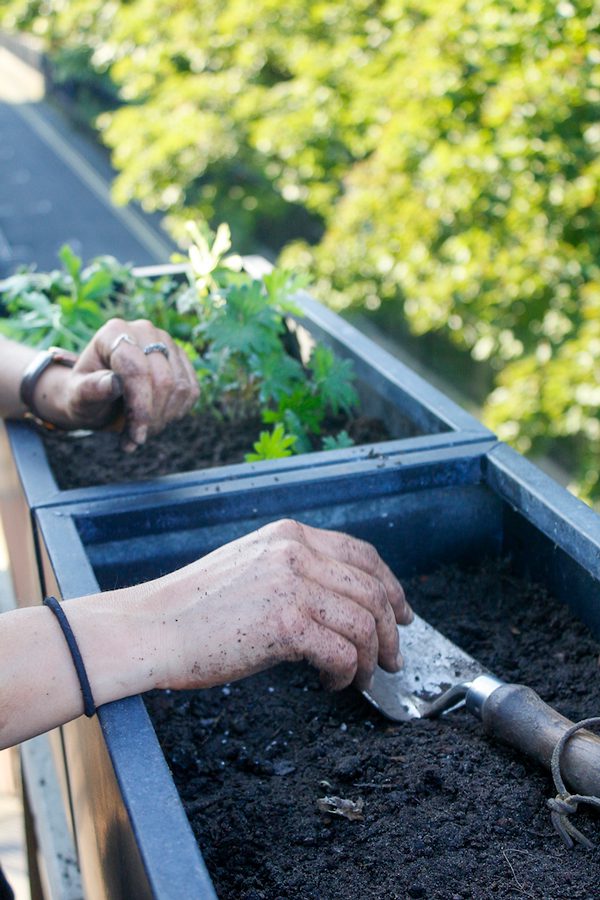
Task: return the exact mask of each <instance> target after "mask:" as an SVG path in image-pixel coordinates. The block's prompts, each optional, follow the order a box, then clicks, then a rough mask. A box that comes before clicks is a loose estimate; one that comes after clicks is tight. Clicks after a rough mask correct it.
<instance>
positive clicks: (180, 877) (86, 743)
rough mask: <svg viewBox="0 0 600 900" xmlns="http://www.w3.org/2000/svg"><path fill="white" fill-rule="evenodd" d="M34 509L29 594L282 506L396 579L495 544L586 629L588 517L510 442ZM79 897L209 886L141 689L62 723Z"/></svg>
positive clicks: (189, 548)
mask: <svg viewBox="0 0 600 900" xmlns="http://www.w3.org/2000/svg"><path fill="white" fill-rule="evenodd" d="M280 476H281V473H279V474H278V475H275V474H273V473H265V474H262V475H258V474H257V475H256V477H255V478H253V480H252V484H249V483H248V484H246V486H244V487H241V486H240V485H239V484H238V483H237V482H236V481H235V480H234V481H230V482H228V483H225V484H221V485H218V484H215V483H214V482H213V483H206V482H205V483H202V484H197V485H189V486H186V487H181V488H177V489H173V490H163V491H159V490H156V491H153V492H146V493H142V494H138V495H137V496H135V497H129V498H124V497H115V496H113V497H112V498H111V499H109V500H102V499H97V500H95V501H93V502H83V503H75V502H73V503H70V504H68V505H66V506H62V507H46V508H40V509H38V511H37V512H36V515H35V518H36V522H37V526H38V529H39V531H38V540H39V545H38V551H39V555H40V572H41V579H42V585H41V589H42V591H43V592H44V593H56V594H58V595H61V596H62V597H63V598H64V599H66V600H68V598H69V597H73V596H77V595H80V594H85V593H89V592H93V591H96V590H97V589H98V587H100V588H107V587H111V588H112V587H114V586H115V584H122V585H125V584H128V583H132V582H134V581H140V580H143V579H147V578H150V577H154V576H156V575H159V574H162V573H164V572H166V571H169V570H172V569H173V568H176V567H178V566H180V565H183V564H185V563H187V562H189V561H190V560H192V559H194V558H197V557H198V556H201V555H202V554H204V553H207V552H209V551H210V550H212V549H213V548H214V547H216V546H218V545H220V544H222V543H223V542H225V541H228V540H231V539H233V538H235V537H237V536H239V535H241V534H244V533H246V532H247V531H249V530H252V529H253V528H256V527H258V526H260V525H261V524H263V523H265V522H267V521H271V520H273V519H276V518H279V517H282V516H293V517H295V518H298V519H300V520H302V521H305V522H309V523H311V524H315V525H319V526H324V527H330V528H337V529H340V530H345V531H348V532H350V533H353V534H355V535H357V536H360V537H364V538H367V539H369V540H371V541H372V542H373V543H374V544H375V545H376V546H377V547H378V549H379V550H380V552H381V553H382V555H383V556H384V558H385V559H386V560H387V561H388V563H389V564H390V565H391V566H392V568H394V570H395V571H396V572H397V574H398V575H399V576H401V577H406V576H407V575H410V574H414V573H416V572H418V573H423V572H427V571H430V570H432V569H434V568H436V567H437V566H439V565H441V564H445V563H452V562H469V561H473V560H476V559H478V558H480V557H481V556H482V555H486V556H488V557H496V556H499V555H502V556H504V555H509V556H510V557H511V558H512V565H513V567H514V570H515V572H516V573H518V574H522V575H525V576H526V577H528V578H530V579H532V580H535V581H539V582H541V583H543V584H544V585H546V586H547V587H548V588H549V589H550V590H551V591H552V592H553V593H554V595H555V596H557V597H558V598H560V599H562V600H563V601H564V602H566V603H568V604H569V605H570V606H571V608H572V610H573V612H574V614H575V615H576V616H579V617H581V618H582V619H583V620H584V621H585V622H586V623H587V624H588V625H589V626H590V628H591V629H592V630H593V631H594V632H595V634H597V635H600V519H599V518H598V516H597V515H596V514H595V513H594V512H592V511H591V510H590V509H589V508H587V507H586V506H585V505H584V504H582V503H580V502H579V501H577V500H576V499H574V498H573V497H572V496H571V495H569V494H568V493H567V492H566V491H565V490H564V489H562V488H561V487H559V486H558V485H557V484H556V483H554V482H553V481H552V480H551V479H550V478H548V477H547V476H546V475H544V474H543V473H542V472H541V471H540V470H538V469H537V468H536V467H534V466H533V465H531V464H529V463H528V462H526V461H525V460H524V459H523V458H522V457H520V456H519V455H518V454H516V453H515V452H514V451H512V450H510V449H509V448H507V447H505V446H503V445H498V444H491V443H490V442H489V441H481V442H479V443H472V444H470V445H465V446H459V447H450V448H443V449H440V448H436V449H425V450H421V451H414V452H411V453H407V452H400V453H397V454H394V453H389V454H386V455H383V456H380V457H373V458H364V459H361V460H358V461H354V462H352V463H351V464H348V463H345V462H343V461H342V462H339V463H338V464H331V465H328V466H321V467H316V468H313V469H306V470H298V469H295V470H290V471H288V472H286V474H285V476H284V477H280ZM63 741H64V752H65V759H66V770H67V775H68V781H69V785H70V802H71V806H72V811H73V827H74V832H75V836H76V841H77V846H78V850H79V859H80V864H81V870H82V877H83V883H84V886H85V889H86V896H89V897H90V898H96V897H98V898H108V897H110V898H111V900H116V898H124V900H125V898H130V897H132V896H135V897H138V898H141V897H154V898H163V900H164V898H171V897H197V898H201V897H202V898H204V897H206V898H210V897H214V896H215V893H214V888H213V887H212V885H211V882H210V878H209V877H208V875H207V872H206V869H205V867H204V864H203V860H202V857H201V853H200V850H199V849H198V847H197V844H196V841H195V839H194V837H193V835H192V832H191V829H190V826H189V825H188V822H187V819H186V818H185V815H184V812H183V808H182V806H181V802H180V800H179V797H178V794H177V792H176V789H175V787H174V784H173V782H172V779H171V776H170V773H169V771H168V769H167V766H166V763H165V760H164V757H163V755H162V752H161V750H160V748H159V746H158V742H157V739H156V736H155V734H154V730H153V727H152V725H151V723H150V720H149V718H148V715H147V713H146V711H145V707H144V704H143V701H142V700H141V699H140V698H130V699H128V700H125V701H121V702H118V703H113V704H109V705H107V706H105V707H103V708H102V709H100V711H99V714H98V716H97V718H95V719H93V720H84V719H80V720H77V721H75V722H72V723H70V724H69V725H67V726H66V727H65V728H64V729H63Z"/></svg>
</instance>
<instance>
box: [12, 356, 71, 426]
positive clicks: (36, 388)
mask: <svg viewBox="0 0 600 900" xmlns="http://www.w3.org/2000/svg"><path fill="white" fill-rule="evenodd" d="M76 361H77V357H76V356H75V354H73V353H70V352H68V351H65V350H61V349H60V348H57V347H50V348H49V349H48V350H46V351H43V352H41V353H39V354H38V355H37V356H35V357H34V358H33V359H32V360H31V362H30V363H29V365H28V366H27V368H26V369H25V372H24V373H23V377H22V380H21V385H20V397H21V401H22V403H23V404H24V406H25V408H26V410H27V411H28V413H29V415H30V416H32V417H33V418H34V419H36V420H37V421H38V422H39V423H40V424H42V425H45V426H47V427H48V426H50V427H58V428H69V427H70V424H71V423H70V421H69V417H68V414H67V412H66V407H65V398H66V397H67V379H68V378H69V376H70V372H69V369H71V368H72V367H73V366H74V365H75V363H76ZM26 415H27V413H26Z"/></svg>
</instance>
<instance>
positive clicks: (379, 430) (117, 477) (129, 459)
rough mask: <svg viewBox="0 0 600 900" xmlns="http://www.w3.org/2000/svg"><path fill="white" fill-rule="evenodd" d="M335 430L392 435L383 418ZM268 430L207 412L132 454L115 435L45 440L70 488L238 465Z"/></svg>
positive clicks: (370, 436) (368, 439)
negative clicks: (207, 413) (121, 444)
mask: <svg viewBox="0 0 600 900" xmlns="http://www.w3.org/2000/svg"><path fill="white" fill-rule="evenodd" d="M331 426H332V427H331V429H330V430H331V431H341V430H342V429H344V428H345V429H346V430H347V431H348V434H349V435H350V437H351V438H352V439H353V441H354V442H355V443H356V444H366V443H374V442H376V441H385V440H388V439H389V437H390V435H389V432H388V431H387V429H386V427H385V424H384V423H383V422H382V421H381V420H380V419H373V418H369V417H367V416H360V417H357V418H354V419H350V420H348V421H345V420H344V421H338V422H335V423H331ZM264 428H265V426H264V425H263V423H262V422H261V419H260V416H253V417H251V418H247V419H242V420H237V421H236V422H229V421H224V420H218V419H216V418H215V417H214V416H212V415H206V414H204V415H193V416H187V417H186V418H185V419H182V420H181V421H180V422H174V423H173V424H172V425H170V426H169V427H168V428H167V429H166V430H165V431H163V432H162V434H160V435H158V436H157V437H153V438H150V440H149V441H148V442H147V443H146V444H145V445H144V446H143V447H140V448H138V449H137V450H136V451H135V452H134V453H129V454H127V453H123V451H122V450H121V449H120V446H119V437H118V435H116V434H113V433H111V432H96V433H94V434H85V436H72V435H69V434H59V433H52V432H44V433H43V435H42V438H43V441H44V445H45V448H46V453H47V455H48V461H49V463H50V467H51V468H52V471H53V472H54V477H55V478H56V481H57V483H58V486H59V488H61V489H62V490H68V489H70V488H78V487H89V486H90V485H96V484H118V483H119V482H123V481H142V480H143V479H147V478H157V477H158V476H159V475H171V474H173V473H176V472H189V471H192V470H194V469H206V468H212V467H213V466H223V465H229V464H231V463H240V462H243V461H244V456H245V454H246V453H248V452H250V451H251V450H252V446H253V444H254V442H255V441H256V440H257V439H258V436H259V434H260V432H261V431H262V430H263V429H264ZM74 451H75V452H74Z"/></svg>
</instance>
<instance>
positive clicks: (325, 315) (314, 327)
mask: <svg viewBox="0 0 600 900" xmlns="http://www.w3.org/2000/svg"><path fill="white" fill-rule="evenodd" d="M163 271H166V267H156V268H155V269H153V270H152V272H153V273H154V274H160V273H161V272H163ZM297 305H298V306H299V307H300V308H301V310H302V318H301V319H299V321H298V324H299V325H301V326H302V328H303V329H305V331H306V332H308V334H309V335H310V337H311V338H312V339H314V340H316V341H319V342H322V343H325V344H327V345H328V346H330V347H332V348H333V349H334V350H335V351H336V353H337V354H339V356H340V357H343V358H345V359H350V360H352V362H353V364H354V369H355V373H356V377H357V387H358V392H359V396H360V400H361V404H362V409H363V411H364V412H365V413H367V414H368V415H371V416H375V417H381V418H382V419H383V420H384V421H385V423H386V425H387V426H388V428H389V431H390V433H391V434H394V433H396V434H401V435H404V436H403V437H401V438H398V439H394V440H390V441H386V442H385V443H383V444H377V445H361V446H355V447H352V448H350V449H344V450H333V451H328V452H327V453H323V452H321V453H311V454H301V455H298V456H295V457H292V458H290V459H288V460H287V461H286V462H285V463H284V465H283V466H282V461H281V460H274V461H269V462H262V463H259V464H245V463H242V464H236V465H230V466H225V467H221V468H219V469H202V470H196V471H188V472H183V473H181V474H177V475H169V476H164V477H161V478H157V479H153V480H147V481H143V482H129V483H122V484H118V485H97V486H91V487H87V488H78V489H76V490H66V491H65V490H61V489H60V488H59V487H58V485H57V483H56V479H55V478H54V475H53V473H52V470H51V468H50V466H49V463H48V460H47V457H46V452H45V449H44V445H43V442H42V440H41V438H40V436H39V434H38V433H37V432H36V431H35V430H34V429H32V428H31V427H30V426H29V425H27V424H23V423H20V422H7V423H6V432H7V435H8V440H9V443H10V448H11V451H12V456H13V458H14V464H15V466H16V469H17V473H18V477H19V479H20V482H21V484H22V486H23V491H24V494H25V498H26V502H27V505H28V507H29V508H30V509H36V508H39V507H42V506H50V505H54V504H57V503H60V504H64V503H73V502H80V501H82V500H90V499H93V498H98V499H102V498H107V497H110V496H118V495H122V494H128V495H134V494H138V493H146V492H148V491H151V490H164V489H165V488H166V487H167V486H168V487H169V488H171V487H181V486H183V485H187V484H195V483H198V482H201V481H217V480H218V481H219V482H223V481H226V480H227V481H229V480H235V481H237V482H238V483H239V485H240V486H242V485H244V484H248V483H251V481H252V478H253V476H254V475H255V474H258V473H261V474H262V473H264V472H265V471H273V472H275V471H278V470H279V469H280V468H283V470H284V471H289V469H290V468H292V469H302V468H306V467H310V466H313V465H319V464H322V463H325V462H326V463H328V464H337V463H339V462H342V461H350V460H352V459H355V458H357V457H358V458H361V457H363V456H366V455H368V454H369V453H370V452H372V450H373V448H374V447H375V450H376V452H379V451H380V450H385V451H386V452H398V451H400V450H402V449H404V448H406V449H420V448H422V447H429V446H434V447H435V446H439V447H443V446H448V445H453V444H456V443H469V442H470V441H473V440H478V439H481V438H482V437H483V436H486V437H489V438H491V437H492V435H491V433H490V432H489V431H488V430H487V429H486V428H484V426H483V425H481V423H480V422H478V421H477V420H476V419H475V418H474V417H473V416H471V415H470V414H469V413H467V412H465V411H464V410H463V409H461V407H459V406H458V405H457V404H455V403H454V402H453V401H451V400H450V399H448V398H447V397H446V396H445V395H444V394H442V393H441V392H440V391H438V390H436V389H435V388H433V387H432V386H431V385H429V384H428V383H427V382H426V381H425V380H424V379H422V378H420V377H419V376H418V375H416V374H415V373H414V372H413V371H412V370H411V369H409V368H408V367H407V366H405V365H404V364H403V363H401V362H399V361H398V360H397V359H395V358H394V357H392V356H391V355H390V354H389V353H387V352H386V351H385V350H382V349H381V348H379V347H378V346H377V345H376V344H375V343H374V342H373V341H371V340H370V339H369V338H367V337H365V336H364V335H362V334H361V333H360V332H359V331H358V330H357V329H356V328H354V327H353V326H351V325H349V324H348V323H346V322H345V321H344V320H343V319H342V318H340V317H339V316H338V315H336V314H335V313H333V312H331V311H330V310H328V309H326V308H325V307H324V306H322V305H321V304H320V303H318V302H317V301H315V300H314V299H313V298H311V297H310V296H309V295H307V294H301V295H299V296H298V298H297Z"/></svg>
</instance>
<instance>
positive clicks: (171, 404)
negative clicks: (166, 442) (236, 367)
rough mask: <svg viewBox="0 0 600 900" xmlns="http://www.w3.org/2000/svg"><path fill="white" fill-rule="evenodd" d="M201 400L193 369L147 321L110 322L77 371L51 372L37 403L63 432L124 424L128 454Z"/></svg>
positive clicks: (40, 385) (60, 369)
mask: <svg viewBox="0 0 600 900" xmlns="http://www.w3.org/2000/svg"><path fill="white" fill-rule="evenodd" d="M150 348H153V349H150ZM198 395H199V388H198V381H197V378H196V375H195V372H194V369H193V367H192V365H191V363H190V361H189V359H188V358H187V356H186V355H185V353H184V352H183V350H182V349H181V348H180V347H178V346H177V344H175V342H174V341H173V339H172V338H171V337H170V335H169V334H167V332H166V331H162V330H161V329H159V328H156V327H155V326H154V325H152V323H151V322H148V321H146V320H145V319H138V320H136V321H134V322H126V321H124V320H122V319H111V320H110V321H109V322H107V323H106V324H105V325H103V326H102V328H100V329H99V330H98V331H97V332H96V334H95V335H94V337H93V338H92V340H91V341H90V343H89V344H88V345H87V347H86V348H85V349H84V351H83V352H82V354H81V356H80V357H79V359H78V360H77V363H76V364H75V366H74V368H72V369H67V368H65V367H63V366H51V367H50V368H48V369H47V370H46V372H45V373H44V374H43V376H42V378H40V381H39V383H38V386H37V388H36V396H35V400H36V408H37V409H39V410H40V411H42V413H43V415H44V418H48V421H51V422H53V423H54V424H57V425H59V426H61V427H66V428H69V429H73V428H92V429H100V428H104V427H106V426H109V425H110V424H111V423H113V427H117V428H118V426H119V424H121V425H122V433H123V439H122V444H123V448H124V449H125V450H127V451H131V450H135V448H136V447H137V446H139V445H140V444H143V443H144V442H145V441H146V438H147V437H148V436H149V435H151V434H157V433H158V432H160V431H162V430H163V428H165V426H166V425H168V423H169V422H171V421H173V420H175V419H180V418H182V417H183V416H184V415H185V414H186V413H187V412H189V410H190V409H191V407H192V406H193V405H194V403H195V402H196V400H197V399H198ZM119 416H120V418H119ZM115 420H117V422H116V424H115Z"/></svg>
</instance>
